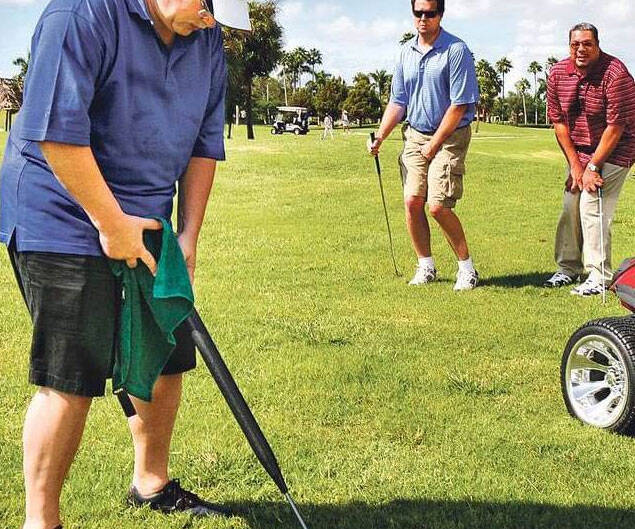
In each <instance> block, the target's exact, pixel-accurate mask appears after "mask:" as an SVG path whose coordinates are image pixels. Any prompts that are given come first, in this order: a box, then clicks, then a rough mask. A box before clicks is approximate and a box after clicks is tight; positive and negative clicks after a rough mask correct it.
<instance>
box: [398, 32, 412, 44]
mask: <svg viewBox="0 0 635 529" xmlns="http://www.w3.org/2000/svg"><path fill="white" fill-rule="evenodd" d="M414 38H415V34H414V33H412V32H411V31H407V32H406V33H404V34H403V35H402V36H401V40H400V41H399V44H401V45H402V46H403V45H404V44H405V43H406V42H408V41H409V40H412V39H414Z"/></svg>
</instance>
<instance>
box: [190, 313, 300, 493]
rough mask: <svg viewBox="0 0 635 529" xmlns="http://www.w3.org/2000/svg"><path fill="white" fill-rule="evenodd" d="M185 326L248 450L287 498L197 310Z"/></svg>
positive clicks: (257, 428)
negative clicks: (238, 427)
mask: <svg viewBox="0 0 635 529" xmlns="http://www.w3.org/2000/svg"><path fill="white" fill-rule="evenodd" d="M185 323H186V325H187V326H188V328H189V330H190V331H191V333H192V339H193V340H194V344H195V345H196V347H197V349H198V350H199V352H200V353H201V356H202V357H203V361H204V362H205V365H206V366H207V368H208V369H209V371H210V373H211V374H212V376H213V377H214V380H215V381H216V385H217V386H218V389H220V391H221V393H222V395H223V397H224V398H225V401H226V402H227V404H228V406H229V408H230V409H231V411H232V413H233V414H234V417H235V419H236V421H237V422H238V425H239V426H240V428H241V430H242V431H243V433H244V434H245V437H246V438H247V441H248V442H249V445H250V446H251V449H252V450H253V451H254V454H256V457H257V458H258V460H259V461H260V463H261V464H262V466H263V468H264V469H265V470H266V471H267V473H268V474H269V475H270V476H271V479H272V480H273V481H274V482H275V484H276V485H277V486H278V488H279V489H280V491H281V492H282V493H283V494H287V492H288V487H287V484H286V483H285V481H284V478H283V477H282V471H281V470H280V466H279V465H278V461H277V460H276V456H275V455H274V453H273V450H271V446H269V443H268V442H267V439H266V438H265V436H264V434H263V433H262V430H261V429H260V426H258V422H257V421H256V419H255V418H254V416H253V414H252V413H251V410H250V409H249V406H247V403H246V402H245V399H244V397H243V395H242V393H241V392H240V389H238V386H237V385H236V382H235V381H234V379H233V377H232V376H231V373H230V372H229V369H227V365H226V364H225V362H224V360H223V358H222V357H221V355H220V353H219V351H218V348H217V347H216V344H214V341H213V340H212V337H211V336H210V334H209V332H208V331H207V329H206V328H205V324H204V323H203V321H202V320H201V317H200V316H199V314H198V312H197V311H196V309H194V311H193V312H192V314H191V315H190V317H189V318H188V319H187V320H186V322H185Z"/></svg>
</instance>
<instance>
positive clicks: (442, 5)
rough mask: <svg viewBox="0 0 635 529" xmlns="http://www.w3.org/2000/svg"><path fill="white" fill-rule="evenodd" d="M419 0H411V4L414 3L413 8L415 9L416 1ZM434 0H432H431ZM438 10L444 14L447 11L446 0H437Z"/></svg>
mask: <svg viewBox="0 0 635 529" xmlns="http://www.w3.org/2000/svg"><path fill="white" fill-rule="evenodd" d="M416 1H417V0H410V4H411V5H412V10H413V11H414V10H415V2H416ZM430 1H432V0H430ZM437 11H438V12H439V14H441V15H442V14H443V13H445V0H437Z"/></svg>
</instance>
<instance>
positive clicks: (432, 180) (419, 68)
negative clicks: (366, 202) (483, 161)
mask: <svg viewBox="0 0 635 529" xmlns="http://www.w3.org/2000/svg"><path fill="white" fill-rule="evenodd" d="M411 7H412V12H413V16H414V22H415V27H416V29H417V35H416V36H415V37H414V38H413V39H412V40H410V41H408V42H406V43H405V44H404V45H403V47H402V49H401V55H400V59H399V63H398V64H397V66H396V68H395V73H394V76H393V82H392V95H391V98H390V102H389V104H388V106H387V107H386V111H385V113H384V116H383V119H382V121H381V125H380V127H379V130H378V132H377V134H376V138H377V139H376V141H375V142H374V143H373V144H370V145H369V149H370V152H371V154H373V155H376V154H377V153H378V152H379V148H380V146H381V144H382V142H383V141H384V140H385V139H386V138H387V137H388V135H389V134H390V133H391V132H392V130H393V129H394V127H395V126H396V125H397V124H398V123H399V122H400V121H401V120H402V119H403V118H404V116H405V117H406V120H407V122H408V127H407V128H406V130H405V146H404V151H403V153H402V155H401V162H402V169H403V172H404V174H405V183H404V201H405V207H406V223H407V226H408V231H409V233H410V238H411V240H412V245H413V247H414V250H415V252H416V254H417V257H418V264H417V268H416V271H415V275H414V277H413V278H412V280H411V281H410V284H411V285H421V284H425V283H429V282H431V281H434V280H435V279H436V275H437V270H436V267H435V264H434V259H433V257H432V250H431V245H430V226H429V224H428V219H427V217H426V214H425V209H424V208H425V204H426V202H427V203H428V207H429V211H430V215H432V216H433V217H434V219H435V220H436V221H437V222H438V223H439V226H441V229H442V230H443V233H444V235H445V237H446V239H447V240H448V242H449V243H450V246H451V247H452V249H453V250H454V253H455V254H456V256H457V259H458V268H459V270H458V273H457V279H456V283H455V285H454V290H469V289H472V288H474V287H475V286H476V285H477V283H478V274H477V272H476V270H475V269H474V265H473V263H472V259H471V258H470V254H469V250H468V245H467V242H466V238H465V233H464V231H463V227H462V225H461V222H460V220H459V218H458V217H457V216H456V214H455V213H454V211H453V208H454V206H455V205H456V202H457V200H459V199H460V198H461V196H462V194H463V174H464V172H465V156H466V154H467V149H468V146H469V143H470V138H471V129H470V123H471V122H472V120H473V119H474V115H475V110H476V103H477V102H478V98H479V94H478V83H477V79H476V72H475V68H474V60H473V58H472V54H471V52H470V50H469V49H468V47H467V46H466V45H465V43H464V42H463V41H461V40H460V39H458V38H457V37H455V36H453V35H451V34H450V33H448V32H447V31H445V30H444V29H443V28H442V27H441V19H442V18H443V14H444V11H445V0H436V1H435V0H411Z"/></svg>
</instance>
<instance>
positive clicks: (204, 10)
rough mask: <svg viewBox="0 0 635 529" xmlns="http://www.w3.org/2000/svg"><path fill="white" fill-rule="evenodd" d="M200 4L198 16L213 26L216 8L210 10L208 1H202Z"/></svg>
mask: <svg viewBox="0 0 635 529" xmlns="http://www.w3.org/2000/svg"><path fill="white" fill-rule="evenodd" d="M200 2H201V9H199V11H198V16H199V17H201V18H202V19H203V20H204V21H205V22H207V23H208V24H211V23H212V22H213V18H214V8H213V7H212V8H210V7H209V4H208V3H207V1H206V0H200Z"/></svg>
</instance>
